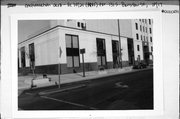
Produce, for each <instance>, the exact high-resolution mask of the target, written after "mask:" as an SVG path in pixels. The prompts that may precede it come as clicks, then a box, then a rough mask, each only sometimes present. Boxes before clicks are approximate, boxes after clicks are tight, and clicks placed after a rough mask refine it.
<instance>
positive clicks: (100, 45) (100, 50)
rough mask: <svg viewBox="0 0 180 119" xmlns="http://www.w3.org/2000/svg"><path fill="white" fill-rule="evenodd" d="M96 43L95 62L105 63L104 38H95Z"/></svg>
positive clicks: (101, 64)
mask: <svg viewBox="0 0 180 119" xmlns="http://www.w3.org/2000/svg"><path fill="white" fill-rule="evenodd" d="M96 43H97V60H98V61H97V62H98V65H100V66H103V65H106V49H105V39H100V38H97V39H96Z"/></svg>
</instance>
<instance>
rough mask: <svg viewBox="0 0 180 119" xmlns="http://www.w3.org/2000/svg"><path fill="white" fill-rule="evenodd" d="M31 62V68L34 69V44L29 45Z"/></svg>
mask: <svg viewBox="0 0 180 119" xmlns="http://www.w3.org/2000/svg"><path fill="white" fill-rule="evenodd" d="M29 60H30V67H31V68H32V67H34V65H35V53H34V43H31V44H29Z"/></svg>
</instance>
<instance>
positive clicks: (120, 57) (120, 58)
mask: <svg viewBox="0 0 180 119" xmlns="http://www.w3.org/2000/svg"><path fill="white" fill-rule="evenodd" d="M117 22H118V35H119V60H120V68H122V55H121V35H120V24H119V19H117Z"/></svg>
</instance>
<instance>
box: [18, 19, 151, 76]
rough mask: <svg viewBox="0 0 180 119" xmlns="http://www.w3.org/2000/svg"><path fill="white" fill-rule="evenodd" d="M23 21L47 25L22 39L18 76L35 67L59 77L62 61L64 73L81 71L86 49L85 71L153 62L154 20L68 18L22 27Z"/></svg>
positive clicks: (40, 71) (20, 42)
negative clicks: (82, 51) (26, 24)
mask: <svg viewBox="0 0 180 119" xmlns="http://www.w3.org/2000/svg"><path fill="white" fill-rule="evenodd" d="M21 22H22V23H29V24H31V25H32V26H33V25H35V26H36V27H37V25H38V22H39V23H42V22H44V24H45V26H44V27H42V28H41V27H39V29H38V30H36V31H34V32H31V33H30V34H28V38H26V39H24V40H19V43H18V69H19V70H18V72H19V73H20V72H31V69H33V68H34V67H35V72H36V73H49V74H57V73H58V64H59V62H60V64H61V73H72V72H81V71H82V54H80V49H85V54H84V62H85V70H86V71H92V70H99V69H103V68H108V69H109V68H117V67H126V66H130V65H133V64H135V63H137V62H146V63H147V64H149V63H152V59H153V53H152V50H153V41H152V40H153V39H152V37H153V35H152V29H153V21H152V20H151V19H124V20H117V19H111V20H105V19H104V20H100V19H99V20H96V19H95V20H87V19H86V20H74V19H68V20H49V21H19V24H21ZM36 22H37V23H36ZM37 28H38V27H37ZM19 29H20V27H19ZM19 29H18V31H19V32H20V31H21V30H19ZM20 33H21V32H20ZM20 33H18V34H20ZM18 38H20V35H19V37H18ZM60 52H61V53H60Z"/></svg>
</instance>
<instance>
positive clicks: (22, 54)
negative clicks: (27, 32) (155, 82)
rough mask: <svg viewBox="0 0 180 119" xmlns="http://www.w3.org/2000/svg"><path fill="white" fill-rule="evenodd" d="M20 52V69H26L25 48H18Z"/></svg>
mask: <svg viewBox="0 0 180 119" xmlns="http://www.w3.org/2000/svg"><path fill="white" fill-rule="evenodd" d="M20 52H21V67H22V68H23V67H26V53H25V47H21V48H20Z"/></svg>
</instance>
